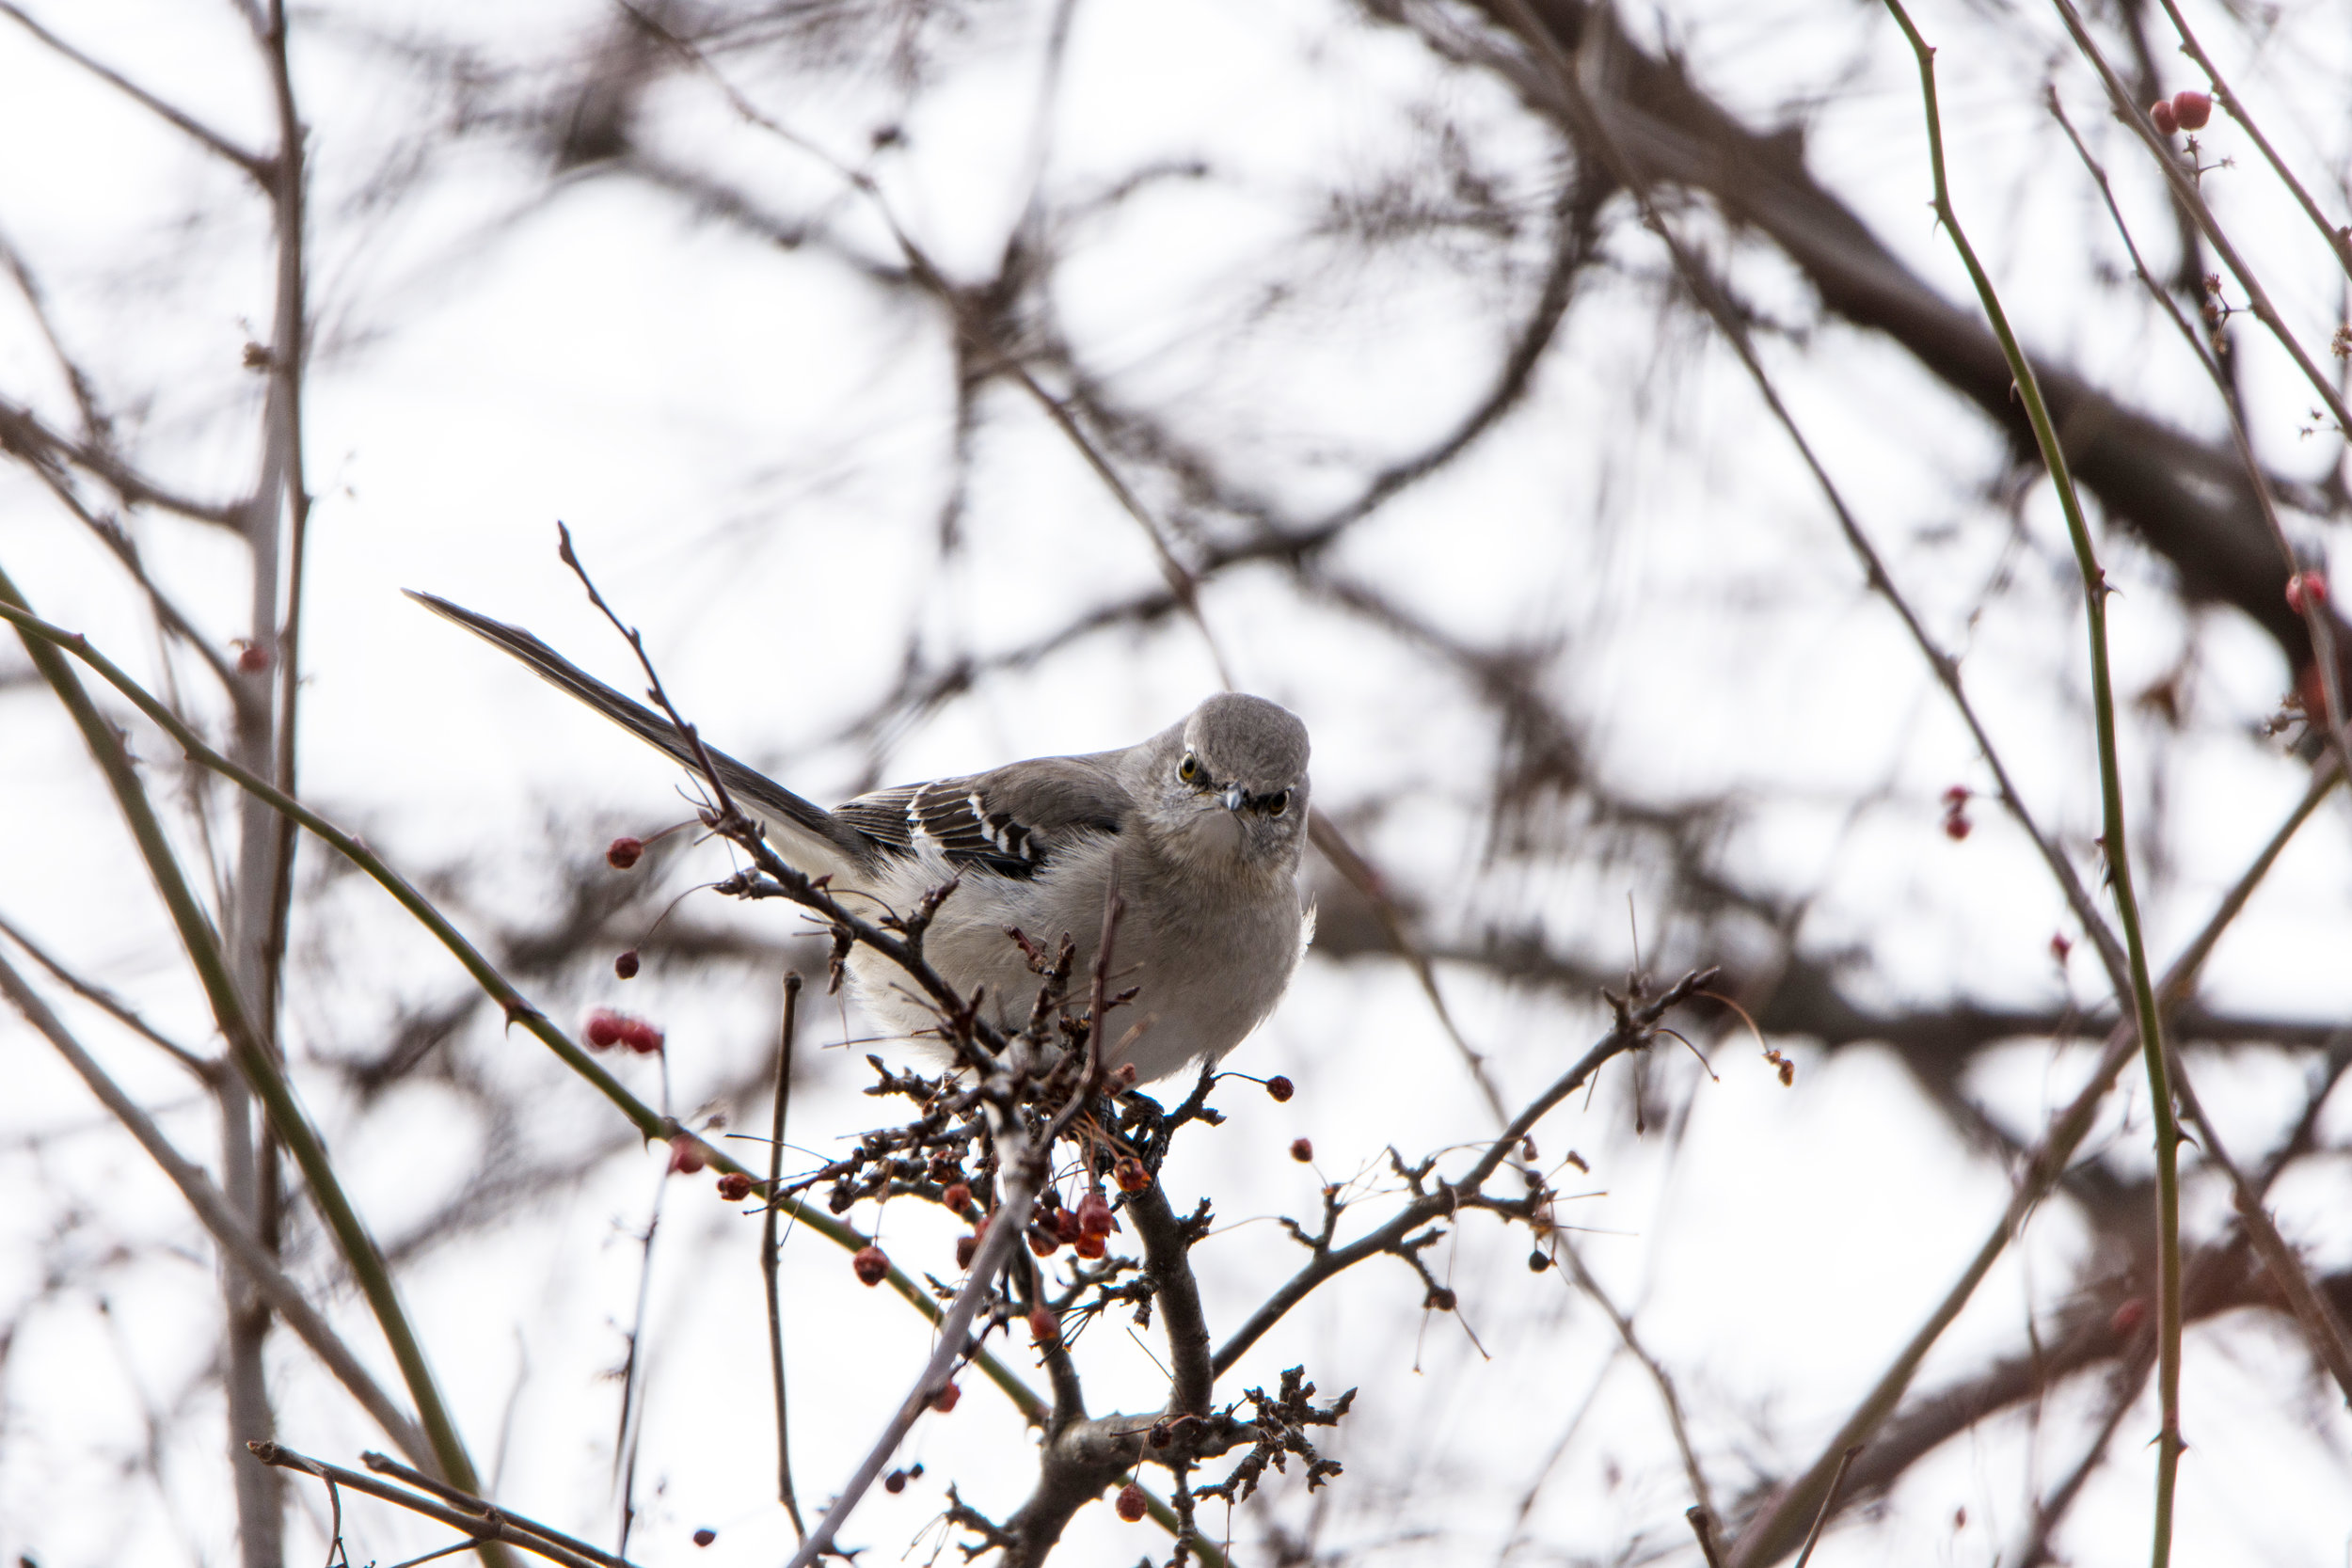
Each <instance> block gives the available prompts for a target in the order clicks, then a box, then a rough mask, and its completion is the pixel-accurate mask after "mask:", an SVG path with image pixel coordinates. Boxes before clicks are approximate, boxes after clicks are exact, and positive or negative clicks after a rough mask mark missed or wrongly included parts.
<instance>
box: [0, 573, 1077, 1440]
mask: <svg viewBox="0 0 2352 1568" xmlns="http://www.w3.org/2000/svg"><path fill="white" fill-rule="evenodd" d="M11 592H12V590H11V589H10V586H9V584H8V579H7V578H6V577H5V576H0V621H7V622H8V623H9V624H11V625H13V626H16V628H17V629H18V630H19V631H21V632H23V633H24V634H26V635H27V637H28V638H29V639H30V641H29V642H28V644H27V646H28V649H30V650H32V651H33V652H34V657H35V661H36V663H37V664H38V663H39V662H40V657H41V654H42V652H44V651H46V650H48V649H52V648H56V649H63V650H65V651H66V652H69V653H71V654H72V656H73V657H75V658H77V659H80V660H81V661H82V662H83V663H84V664H87V666H88V667H89V668H90V669H91V670H92V671H94V672H95V673H97V674H98V675H99V676H100V678H102V679H103V680H104V681H105V682H106V683H107V684H108V685H109V686H112V687H113V688H114V689H116V690H118V691H119V692H121V693H122V694H123V695H124V696H125V697H127V698H129V699H130V700H131V702H132V704H133V705H135V706H136V707H137V708H138V710H139V711H140V712H141V713H143V714H145V715H146V716H147V717H148V718H149V719H150V720H151V721H154V722H155V723H156V724H157V725H158V726H159V727H161V728H162V729H163V730H164V731H165V733H167V735H169V736H171V738H172V739H173V741H174V742H175V743H177V744H178V745H179V746H180V748H181V750H182V751H183V752H186V753H187V756H188V760H190V761H191V762H193V763H195V764H196V765H197V766H198V767H199V768H204V769H206V770H207V771H208V772H213V773H216V774H218V775H220V776H221V777H222V778H225V779H227V780H229V781H230V783H232V784H236V785H237V786H238V787H239V788H241V789H244V790H246V791H248V792H250V793H253V794H256V795H259V796H260V797H261V798H262V800H267V801H268V802H269V804H270V805H271V807H272V808H273V809H275V810H277V811H280V812H284V813H286V814H287V815H289V816H292V817H294V820H295V821H297V822H299V823H301V824H302V826H303V827H304V828H306V829H307V830H309V831H310V832H311V833H312V834H314V835H315V836H316V837H318V838H319V839H320V840H322V841H323V842H325V843H326V845H327V846H328V847H331V848H333V849H334V850H335V851H336V853H338V854H340V855H342V857H343V858H344V859H345V860H347V861H349V862H350V863H352V864H353V865H355V866H357V867H358V869H359V870H360V871H361V872H362V873H364V874H365V875H366V876H367V877H368V879H370V880H372V881H373V882H374V883H375V884H376V885H377V886H378V887H380V888H382V889H383V890H384V891H385V892H386V893H387V894H389V895H390V896H391V898H392V899H393V901H394V902H395V903H397V904H399V905H400V907H401V908H402V909H403V910H405V911H407V912H408V914H409V915H410V916H411V917H412V918H413V919H415V920H416V921H417V923H418V924H420V925H421V926H422V927H425V929H426V930H427V931H429V932H431V933H432V935H433V937H434V938H435V940H436V941H437V942H440V944H441V946H442V947H443V949H445V950H446V951H447V952H448V953H449V954H450V956H451V957H452V958H455V959H456V960H457V962H458V963H459V965H460V966H461V967H463V968H464V969H465V971H466V973H467V974H469V976H471V977H472V979H473V981H474V983H475V984H476V985H477V986H479V987H480V988H481V989H482V990H484V992H485V993H486V994H487V995H488V996H489V997H490V999H491V1000H492V1001H494V1002H496V1003H498V1004H499V1006H501V1009H503V1011H504V1013H505V1016H506V1020H507V1022H508V1023H509V1024H510V1025H512V1026H516V1027H519V1028H522V1029H524V1030H527V1031H528V1032H529V1033H531V1034H532V1036H533V1037H536V1038H537V1039H538V1040H539V1042H540V1043H541V1044H543V1045H545V1046H546V1047H547V1048H548V1050H550V1051H552V1052H553V1053H555V1054H556V1055H557V1056H558V1057H559V1058H561V1059H562V1060H563V1062H564V1066H566V1067H567V1068H569V1069H571V1070H572V1071H573V1072H575V1073H577V1074H579V1075H580V1077H581V1078H582V1079H584V1080H586V1081H587V1083H588V1084H589V1085H591V1086H592V1087H594V1088H595V1089H596V1091H597V1092H598V1093H600V1094H602V1095H603V1096H604V1097H605V1099H606V1100H608V1101H611V1102H612V1105H613V1106H614V1107H615V1108H616V1109H618V1110H619V1111H620V1112H621V1114H622V1115H623V1116H624V1117H627V1118H628V1122H629V1124H630V1125H631V1126H633V1127H635V1128H636V1129H637V1130H638V1132H640V1133H642V1134H643V1135H644V1137H645V1138H647V1139H648V1140H653V1139H660V1140H662V1141H665V1142H666V1141H668V1140H670V1139H672V1138H675V1137H677V1136H679V1135H680V1134H681V1133H685V1134H686V1135H688V1136H690V1137H691V1136H693V1134H691V1133H689V1132H687V1130H686V1129H685V1128H683V1127H680V1126H679V1125H678V1124H677V1122H676V1121H675V1119H674V1118H672V1117H664V1116H662V1115H661V1114H660V1112H658V1111H655V1110H654V1109H653V1108H652V1107H651V1106H648V1105H647V1104H645V1103H644V1101H641V1100H639V1099H638V1098H637V1097H636V1096H635V1095H634V1094H631V1093H630V1092H629V1090H628V1086H627V1085H624V1084H622V1083H621V1081H620V1080H619V1079H617V1078H615V1077H613V1076H612V1073H611V1072H609V1071H607V1070H606V1069H605V1068H604V1066H603V1064H602V1063H600V1062H598V1061H596V1058H595V1057H593V1056H591V1055H589V1054H588V1053H587V1052H586V1051H584V1050H582V1049H581V1048H580V1046H579V1045H578V1044H577V1043H575V1042H574V1041H573V1040H572V1039H571V1037H568V1036H567V1035H565V1034H564V1031H563V1030H561V1029H559V1028H557V1027H556V1026H555V1024H554V1023H553V1022H550V1021H549V1020H548V1016H547V1015H546V1014H545V1013H543V1012H541V1011H540V1010H539V1008H538V1007H536V1006H533V1005H532V1003H531V1001H530V1000H529V999H528V998H526V997H525V996H524V995H523V994H522V992H521V991H519V990H516V987H515V986H514V984H513V983H512V982H511V981H509V980H508V979H507V978H506V976H505V975H504V974H501V973H500V972H499V970H498V967H497V966H496V965H494V964H492V963H491V962H490V961H489V959H488V958H486V957H485V956H484V955H483V953H482V952H481V950H480V949H479V948H477V947H475V946H474V945H473V944H472V943H471V942H469V941H467V940H466V937H465V935H464V934H463V933H462V932H460V931H459V930H458V929H457V927H455V926H453V925H452V924H451V923H450V921H449V918H448V917H447V916H445V915H444V914H442V913H441V911H439V910H438V909H437V908H436V907H435V906H434V905H433V903H432V901H431V900H429V899H427V898H426V897H425V896H424V895H422V894H421V893H419V892H418V891H417V890H416V888H415V887H414V886H413V885H411V884H410V883H409V881H408V880H407V879H406V878H405V877H403V876H401V874H400V873H399V872H397V871H395V870H393V869H392V867H391V866H390V864H389V863H387V862H386V861H385V860H384V858H383V857H382V856H380V855H378V854H377V853H376V852H375V851H374V850H373V849H371V848H369V847H367V846H366V845H365V844H362V843H361V842H360V841H359V840H358V839H357V838H355V837H353V836H352V835H351V834H349V833H347V832H343V831H342V829H341V828H338V827H336V826H335V824H334V823H332V822H330V821H328V820H327V819H326V817H324V816H320V815H319V814H318V813H316V812H314V811H312V810H311V809H310V807H308V806H306V805H304V804H303V803H302V802H301V801H299V800H294V799H292V798H291V797H289V796H287V795H285V794H284V793H282V792H281V791H279V790H278V789H276V788H274V787H273V786H272V785H271V784H269V782H268V781H267V780H265V779H262V778H261V777H259V776H257V775H256V774H254V773H252V772H251V771H249V770H248V769H246V768H240V767H239V766H238V765H237V764H236V763H234V762H232V761H230V759H229V758H227V757H225V756H223V755H221V754H220V752H216V751H215V750H214V749H213V748H212V747H211V746H210V745H208V744H207V743H206V742H205V740H204V737H203V736H200V735H199V734H197V732H196V731H195V730H194V729H192V728H190V727H189V726H188V724H187V723H186V722H185V721H183V720H182V719H181V718H180V716H179V715H177V714H175V713H173V712H172V711H171V710H170V709H169V708H168V707H167V706H166V705H163V704H162V703H160V702H158V701H157V700H156V699H155V697H154V696H153V695H152V694H151V693H150V692H149V691H148V690H147V689H145V688H143V687H141V686H140V685H139V684H138V683H137V682H136V681H135V680H133V679H132V678H131V677H130V676H129V675H128V674H126V673H123V671H122V669H121V668H120V667H119V666H118V665H117V664H116V663H115V662H114V661H113V660H112V659H110V658H108V657H106V656H105V655H103V654H102V653H100V652H99V651H98V650H97V649H96V648H95V647H93V646H92V645H91V644H90V642H89V641H88V639H87V638H85V637H83V636H82V635H81V634H79V633H78V632H70V631H67V630H66V629H64V628H63V627H61V626H52V625H51V624H50V623H48V622H46V621H43V620H42V619H40V617H39V616H37V615H34V614H32V613H30V612H29V611H27V610H24V609H23V608H22V607H21V606H20V605H18V604H17V603H16V602H15V601H14V600H13V599H12V598H10V597H8V594H10V593H11ZM44 673H45V672H44ZM69 679H70V677H69ZM72 689H73V690H74V692H75V694H76V695H77V696H78V697H80V699H81V701H82V702H84V703H87V694H85V693H82V692H81V691H80V688H79V686H78V684H76V685H75V686H74V687H73V688H72ZM93 732H94V733H95V734H96V735H97V736H112V735H113V733H114V732H113V731H112V730H111V729H110V728H108V727H107V725H106V723H105V721H104V720H103V718H101V717H100V716H99V715H98V714H97V713H96V710H95V709H94V708H92V709H90V711H89V722H88V724H87V725H86V726H85V734H86V735H88V734H92V733H93ZM121 770H122V772H123V774H124V777H125V781H126V784H127V785H128V786H130V787H135V778H132V776H131V775H130V772H129V768H128V765H127V763H125V764H123V766H122V769H121ZM142 805H143V799H142ZM155 837H156V839H157V841H158V843H159V844H160V843H161V842H162V839H161V832H160V828H158V829H156V831H155ZM143 842H144V841H143ZM784 869H785V870H786V871H787V874H789V875H792V876H795V877H797V876H798V873H794V872H791V870H790V868H789V867H784ZM799 880H800V885H801V887H802V889H803V891H805V890H806V888H807V886H808V879H806V878H800V879H799ZM175 885H180V884H175ZM816 905H817V907H818V909H819V912H821V913H824V914H825V915H826V917H827V918H828V919H832V920H835V921H837V922H839V923H840V924H843V925H845V926H849V927H851V928H853V929H854V930H855V931H856V933H857V937H858V940H859V941H860V942H867V943H868V944H870V945H873V946H875V947H877V948H879V949H880V950H882V952H884V953H885V954H888V955H890V956H891V957H893V958H894V959H896V958H898V956H899V955H900V954H903V953H904V952H905V948H904V945H903V944H902V943H900V942H897V940H896V939H894V938H893V937H891V936H890V935H889V933H887V932H884V931H882V930H880V929H878V928H876V927H872V926H870V925H868V924H867V923H866V922H864V921H862V920H860V919H859V918H858V917H857V916H856V915H855V914H854V913H852V912H851V911H848V910H845V909H842V908H841V907H840V906H839V905H838V904H837V903H834V902H832V901H831V900H829V899H823V898H821V897H820V898H817V899H816ZM188 909H189V911H191V914H190V918H191V919H195V920H198V921H199V922H200V912H199V911H196V906H195V903H194V900H193V899H192V898H191V899H190V900H189V901H188ZM184 929H186V927H183V930H184ZM899 961H906V960H903V959H901V960H899ZM913 962H914V964H916V965H917V966H920V964H921V960H920V959H919V958H914V959H913ZM199 973H201V971H199ZM910 973H919V969H918V970H911V971H910ZM926 983H927V984H928V983H929V982H926ZM938 983H939V984H940V985H941V986H942V987H943V988H944V986H945V982H938ZM949 994H952V992H950V993H949ZM975 1027H976V1028H978V1027H986V1023H985V1020H982V1021H979V1022H977V1023H976V1025H975ZM694 1142H695V1148H696V1149H697V1151H698V1152H700V1153H701V1155H702V1157H703V1159H704V1160H705V1162H706V1163H707V1164H709V1165H710V1166H711V1167H712V1168H714V1169H716V1170H720V1171H726V1172H741V1173H742V1174H743V1175H745V1176H750V1175H751V1174H752V1173H751V1172H750V1171H749V1170H748V1169H746V1168H745V1167H744V1166H743V1165H742V1164H740V1163H739V1162H738V1161H737V1160H735V1159H734V1157H733V1156H731V1155H729V1154H728V1153H727V1152H726V1151H725V1150H724V1149H722V1148H715V1147H713V1146H712V1145H711V1144H709V1143H708V1142H707V1140H704V1139H701V1138H699V1137H695V1139H694ZM305 1174H306V1175H308V1172H307V1171H306V1173H305ZM330 1175H331V1173H330ZM780 1201H781V1202H782V1204H783V1206H784V1208H785V1211H786V1212H787V1214H789V1215H790V1216H791V1218H792V1220H793V1222H794V1223H795V1224H797V1225H803V1226H806V1227H808V1228H810V1229H812V1230H815V1231H817V1232H818V1233H819V1234H820V1235H822V1236H824V1237H825V1238H826V1239H827V1240H828V1241H831V1242H833V1243H834V1244H835V1245H837V1246H839V1247H841V1248H843V1249H844V1250H845V1251H850V1252H855V1251H857V1250H858V1249H859V1248H860V1247H863V1246H865V1245H866V1242H867V1241H868V1238H867V1237H866V1236H863V1235H861V1234H860V1233H859V1232H858V1231H857V1230H856V1229H855V1228H854V1227H851V1226H849V1225H845V1224H843V1223H842V1222H841V1221H840V1220H838V1219H836V1218H834V1216H833V1215H832V1214H830V1213H827V1212H825V1210H824V1209H823V1208H822V1207H821V1206H813V1205H809V1204H805V1203H802V1202H800V1201H798V1200H797V1199H793V1198H789V1197H787V1198H783V1199H781V1200H780ZM886 1277H887V1279H888V1282H889V1285H890V1287H891V1289H892V1290H893V1291H897V1292H898V1295H899V1297H900V1298H901V1299H903V1300H904V1301H906V1302H907V1303H908V1304H909V1305H910V1306H912V1307H914V1309H915V1310H916V1311H918V1312H920V1313H922V1314H923V1315H924V1316H925V1317H926V1318H928V1319H930V1322H931V1323H934V1324H936V1323H939V1321H940V1315H941V1308H940V1306H939V1304H938V1303H937V1302H936V1301H933V1300H932V1299H931V1298H930V1293H929V1292H928V1291H925V1290H924V1289H923V1287H922V1286H921V1285H920V1284H918V1283H916V1282H915V1281H914V1279H912V1278H910V1277H909V1276H908V1275H906V1273H905V1272H904V1271H903V1270H900V1269H899V1268H898V1267H897V1266H896V1265H895V1264H894V1265H892V1267H891V1269H890V1272H889V1274H888V1275H887V1276H886ZM974 1360H975V1362H976V1364H977V1365H978V1366H979V1368H980V1370H982V1372H984V1373H985V1374H986V1375H987V1377H988V1379H989V1381H990V1382H992V1383H993V1384H995V1385H996V1386H998V1387H999V1388H1001V1389H1003V1390H1004V1392H1005V1394H1006V1396H1007V1397H1008V1398H1009V1399H1010V1400H1011V1401H1012V1402H1013V1403H1014V1404H1015V1405H1017V1406H1018V1407H1019V1408H1020V1409H1021V1411H1022V1413H1023V1414H1024V1415H1029V1416H1036V1415H1040V1414H1041V1413H1042V1412H1043V1411H1044V1409H1045V1408H1046V1406H1045V1402H1044V1400H1042V1399H1041V1398H1040V1397H1039V1395H1038V1394H1037V1392H1036V1391H1035V1390H1034V1389H1032V1388H1030V1387H1029V1386H1027V1385H1026V1384H1025V1383H1023V1382H1022V1381H1021V1379H1020V1378H1019V1377H1018V1376H1017V1375H1015V1374H1014V1373H1013V1371H1012V1370H1011V1369H1009V1367H1007V1366H1006V1365H1005V1364H1004V1363H1003V1362H1002V1361H1000V1360H998V1359H997V1358H996V1357H995V1356H993V1355H992V1354H988V1353H987V1352H985V1351H983V1352H980V1353H978V1354H977V1355H976V1356H975V1357H974Z"/></svg>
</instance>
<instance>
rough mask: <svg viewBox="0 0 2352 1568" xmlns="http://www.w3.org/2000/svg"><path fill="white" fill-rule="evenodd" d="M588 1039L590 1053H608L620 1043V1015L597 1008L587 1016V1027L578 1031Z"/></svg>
mask: <svg viewBox="0 0 2352 1568" xmlns="http://www.w3.org/2000/svg"><path fill="white" fill-rule="evenodd" d="M580 1033H581V1034H583V1035H585V1036H586V1037H587V1038H588V1049H589V1050H591V1051H610V1050H612V1048H613V1047H614V1046H616V1045H618V1044H620V1043H621V1015H620V1014H618V1013H615V1012H608V1011H606V1010H605V1009H604V1008H602V1007H598V1008H597V1009H596V1011H595V1012H593V1013H590V1014H589V1015H588V1025H587V1027H586V1028H585V1029H583V1030H581V1031H580Z"/></svg>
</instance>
